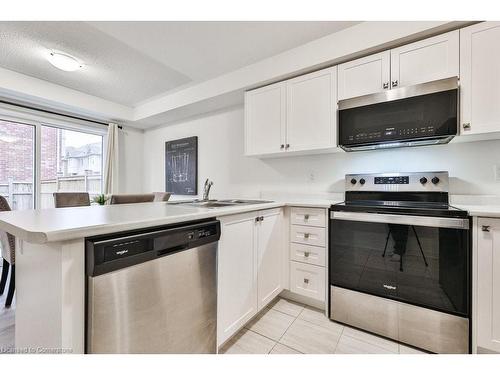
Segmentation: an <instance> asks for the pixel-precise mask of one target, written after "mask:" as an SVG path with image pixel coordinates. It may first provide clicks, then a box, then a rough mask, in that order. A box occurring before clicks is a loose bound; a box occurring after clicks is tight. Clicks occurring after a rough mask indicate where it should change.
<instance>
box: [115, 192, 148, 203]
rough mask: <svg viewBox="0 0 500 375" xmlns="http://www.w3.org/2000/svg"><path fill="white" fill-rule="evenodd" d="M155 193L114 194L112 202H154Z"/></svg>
mask: <svg viewBox="0 0 500 375" xmlns="http://www.w3.org/2000/svg"><path fill="white" fill-rule="evenodd" d="M154 199H155V195H154V194H113V195H112V196H111V199H110V202H109V203H110V204H127V203H145V202H153V201H154Z"/></svg>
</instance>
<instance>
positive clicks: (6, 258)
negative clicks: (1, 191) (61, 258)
mask: <svg viewBox="0 0 500 375" xmlns="http://www.w3.org/2000/svg"><path fill="white" fill-rule="evenodd" d="M10 210H11V209H10V206H9V203H8V202H7V199H5V197H3V196H1V195H0V211H10ZM0 245H1V247H2V258H3V264H2V276H1V278H0V295H3V292H4V291H5V286H6V284H7V277H8V274H9V268H10V281H9V290H8V292H7V299H6V300H5V307H10V305H11V304H12V299H13V298H14V291H15V289H16V265H15V263H16V238H15V237H14V236H13V235H11V234H10V233H7V232H4V231H0Z"/></svg>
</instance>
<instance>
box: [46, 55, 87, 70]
mask: <svg viewBox="0 0 500 375" xmlns="http://www.w3.org/2000/svg"><path fill="white" fill-rule="evenodd" d="M47 60H49V62H50V63H51V64H52V65H54V66H55V67H56V68H57V69H61V70H64V71H65V72H74V71H75V70H78V69H80V68H81V67H82V64H80V63H79V62H78V60H77V59H75V58H74V57H73V56H70V55H67V54H65V53H60V52H51V53H50V54H49V55H48V56H47Z"/></svg>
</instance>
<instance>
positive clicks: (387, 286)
mask: <svg viewBox="0 0 500 375" xmlns="http://www.w3.org/2000/svg"><path fill="white" fill-rule="evenodd" d="M383 287H384V288H385V289H389V290H396V289H397V287H396V286H394V285H387V284H383Z"/></svg>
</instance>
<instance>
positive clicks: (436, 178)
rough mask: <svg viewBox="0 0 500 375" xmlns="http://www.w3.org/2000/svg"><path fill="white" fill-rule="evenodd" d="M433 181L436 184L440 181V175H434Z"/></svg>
mask: <svg viewBox="0 0 500 375" xmlns="http://www.w3.org/2000/svg"><path fill="white" fill-rule="evenodd" d="M431 181H432V183H433V184H434V185H436V184H437V183H438V182H439V178H438V177H433V178H432V180H431Z"/></svg>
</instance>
